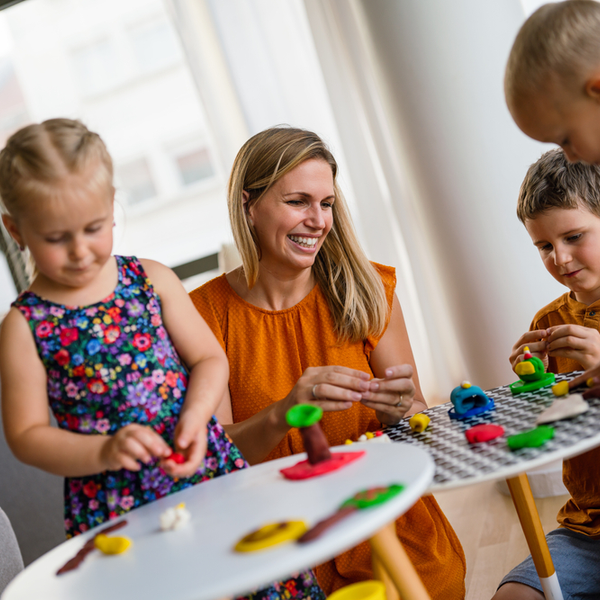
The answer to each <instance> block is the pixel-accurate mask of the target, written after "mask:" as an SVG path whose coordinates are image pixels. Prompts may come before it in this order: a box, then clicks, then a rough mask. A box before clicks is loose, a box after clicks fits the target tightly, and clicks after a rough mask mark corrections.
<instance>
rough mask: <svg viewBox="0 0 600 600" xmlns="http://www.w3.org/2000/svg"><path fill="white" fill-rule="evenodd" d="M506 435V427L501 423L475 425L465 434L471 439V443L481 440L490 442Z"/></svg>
mask: <svg viewBox="0 0 600 600" xmlns="http://www.w3.org/2000/svg"><path fill="white" fill-rule="evenodd" d="M501 435H504V427H502V426H501V425H491V424H482V425H475V426H474V427H471V429H467V431H465V436H466V437H467V440H469V443H470V444H477V443H479V442H489V441H490V440H494V439H496V438H497V437H500V436H501Z"/></svg>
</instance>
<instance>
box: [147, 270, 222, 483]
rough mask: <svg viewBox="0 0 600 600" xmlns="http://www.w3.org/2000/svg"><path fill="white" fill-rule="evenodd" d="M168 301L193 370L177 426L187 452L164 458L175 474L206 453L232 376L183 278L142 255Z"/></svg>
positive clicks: (178, 442) (170, 324) (166, 315)
mask: <svg viewBox="0 0 600 600" xmlns="http://www.w3.org/2000/svg"><path fill="white" fill-rule="evenodd" d="M141 262H142V265H143V267H144V270H145V271H146V273H147V274H148V277H149V278H150V280H151V281H152V285H153V286H154V289H155V291H156V293H157V294H158V295H159V296H160V300H161V304H162V318H163V321H164V325H165V329H166V330H167V331H168V333H169V336H170V337H171V340H172V341H173V344H174V346H175V348H176V349H177V352H178V353H179V355H180V356H181V358H182V359H183V361H184V362H185V364H186V366H187V368H188V370H189V380H188V387H187V391H186V394H185V401H184V403H183V408H182V410H181V415H180V417H179V421H178V423H177V428H176V430H175V439H174V443H175V448H176V450H177V451H178V452H181V453H182V454H184V456H185V457H186V462H185V463H183V464H181V465H178V464H175V462H174V461H166V462H165V463H164V467H165V470H167V471H168V472H169V474H170V475H172V476H175V477H189V476H191V475H193V474H194V473H195V472H196V470H197V469H198V467H199V466H200V463H201V462H202V460H203V458H204V454H205V453H206V424H207V423H208V421H209V420H210V418H211V416H212V415H213V414H214V413H215V411H216V410H217V407H218V406H219V403H220V402H221V399H222V398H223V395H224V393H225V391H226V390H227V383H228V380H229V365H228V362H227V357H226V356H225V352H224V351H223V349H222V348H221V346H220V344H219V342H218V341H217V339H216V338H215V336H214V334H213V332H212V331H211V329H210V327H209V326H208V325H207V324H206V322H205V321H204V319H203V318H202V317H201V316H200V314H199V313H198V311H197V310H196V308H195V307H194V305H193V303H192V301H191V299H190V297H189V296H188V294H187V292H186V291H185V289H184V287H183V286H182V284H181V281H180V280H179V278H178V277H177V275H175V273H173V271H172V270H171V269H169V268H168V267H165V266H164V265H162V264H161V263H158V262H155V261H152V260H142V261H141Z"/></svg>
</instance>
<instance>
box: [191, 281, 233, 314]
mask: <svg viewBox="0 0 600 600" xmlns="http://www.w3.org/2000/svg"><path fill="white" fill-rule="evenodd" d="M232 293H233V290H232V289H231V286H230V285H229V283H228V282H227V277H226V275H225V273H223V275H219V276H218V277H215V278H214V279H211V280H210V281H207V282H206V283H204V284H203V285H201V286H200V287H197V288H196V289H195V290H192V291H191V292H190V293H189V295H190V298H191V300H192V302H193V303H194V306H195V307H196V309H197V310H198V312H199V313H200V314H201V315H202V316H205V313H206V312H207V311H208V312H211V313H214V312H222V311H224V310H225V307H226V306H227V305H228V300H229V298H230V297H231V294H232Z"/></svg>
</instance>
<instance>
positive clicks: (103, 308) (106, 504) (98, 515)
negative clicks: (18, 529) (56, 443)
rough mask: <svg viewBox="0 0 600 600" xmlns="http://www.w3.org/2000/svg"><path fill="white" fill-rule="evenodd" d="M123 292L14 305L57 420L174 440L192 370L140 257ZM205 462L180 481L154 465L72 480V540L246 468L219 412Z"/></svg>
mask: <svg viewBox="0 0 600 600" xmlns="http://www.w3.org/2000/svg"><path fill="white" fill-rule="evenodd" d="M116 260H117V265H118V272H119V280H118V284H117V287H116V289H115V291H114V292H113V293H112V294H111V295H110V296H109V297H108V298H105V299H104V300H102V301H101V302H99V303H97V304H93V305H90V306H83V307H67V306H62V305H58V304H55V303H53V302H50V301H48V300H43V299H42V298H40V297H39V296H37V295H36V294H35V293H33V292H30V291H25V292H23V293H22V294H21V295H20V296H19V298H18V299H17V301H16V302H15V303H14V306H16V307H17V308H18V309H19V310H20V311H21V312H22V313H23V315H24V316H25V318H26V319H27V321H28V323H29V327H30V329H31V332H32V333H33V336H34V338H35V342H36V346H37V349H38V353H39V356H40V358H41V360H42V362H43V364H44V366H45V367H46V372H47V374H48V398H49V401H50V406H51V408H52V412H53V413H54V416H55V418H56V420H57V422H58V426H59V427H61V428H63V429H68V430H69V431H74V432H77V433H82V434H100V435H107V434H114V433H115V432H116V431H117V430H118V429H120V428H121V427H124V426H125V425H129V424H130V423H140V424H142V425H147V426H149V427H152V429H154V430H155V431H156V432H157V433H159V434H160V435H161V436H162V437H163V438H164V439H165V441H166V442H167V443H168V444H169V445H171V446H172V443H173V433H174V430H175V426H176V424H177V419H178V416H179V413H180V411H181V407H182V405H183V400H184V397H185V390H186V387H187V375H186V370H185V368H184V366H183V364H182V363H181V359H180V358H179V356H178V354H177V352H176V350H175V348H174V347H173V344H172V343H171V340H170V338H169V334H168V333H167V331H166V329H165V328H164V326H163V322H162V316H161V305H160V299H159V297H158V296H157V294H156V293H155V292H154V289H153V287H152V284H151V283H150V281H149V280H148V278H147V277H146V274H145V272H144V270H143V268H142V266H141V264H140V262H139V261H138V260H137V259H136V258H125V257H120V256H117V257H116ZM207 433H208V450H207V453H206V458H205V461H204V465H203V467H202V468H201V469H200V470H198V472H197V473H196V474H195V475H194V476H192V477H190V478H187V479H177V480H175V479H172V478H171V477H169V476H168V475H167V474H166V473H165V472H164V471H163V470H162V469H161V468H160V467H159V466H158V465H157V462H156V461H155V462H153V463H150V464H147V465H142V468H141V469H140V470H139V471H128V470H126V469H122V470H121V471H107V472H104V473H99V474H97V475H92V476H88V477H71V478H67V479H66V480H65V489H64V492H65V527H66V530H67V536H69V537H71V536H73V535H77V534H78V533H81V532H83V531H87V530H88V529H89V528H91V527H95V526H96V525H99V524H100V523H103V522H104V521H107V520H109V519H112V518H114V517H117V516H119V515H121V514H123V513H125V512H127V511H129V510H131V509H132V508H135V507H137V506H141V505H143V504H146V503H147V502H151V501H152V500H156V499H157V498H161V497H162V496H167V495H168V494H171V493H173V492H176V491H178V490H181V489H184V488H186V487H189V486H190V485H194V484H196V483H199V482H200V481H204V480H206V479H210V478H212V477H216V476H218V475H221V474H223V473H229V472H230V471H235V470H237V469H240V468H243V467H244V466H246V463H245V461H244V459H243V458H242V456H241V454H240V452H239V450H238V449H237V448H236V447H235V445H234V444H233V443H232V442H231V440H230V439H229V438H228V437H227V435H226V434H225V432H224V431H223V429H222V428H221V426H220V425H219V424H218V423H217V421H216V420H214V418H213V419H212V420H211V421H210V422H209V424H208V431H207Z"/></svg>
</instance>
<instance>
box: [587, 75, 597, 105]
mask: <svg viewBox="0 0 600 600" xmlns="http://www.w3.org/2000/svg"><path fill="white" fill-rule="evenodd" d="M585 91H586V94H587V95H588V96H589V97H590V98H592V100H595V101H596V102H600V71H596V72H594V73H592V75H591V76H590V77H588V79H587V81H586V82H585Z"/></svg>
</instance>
